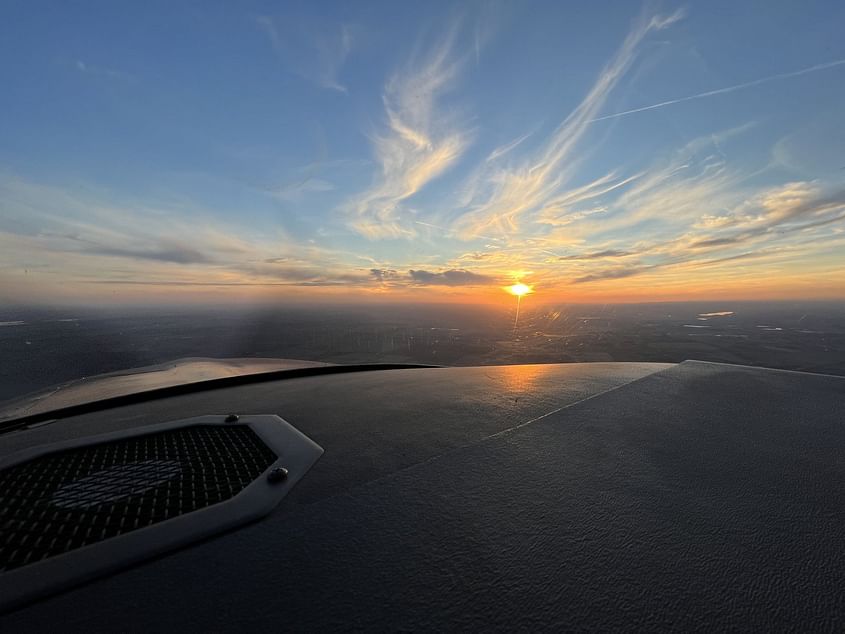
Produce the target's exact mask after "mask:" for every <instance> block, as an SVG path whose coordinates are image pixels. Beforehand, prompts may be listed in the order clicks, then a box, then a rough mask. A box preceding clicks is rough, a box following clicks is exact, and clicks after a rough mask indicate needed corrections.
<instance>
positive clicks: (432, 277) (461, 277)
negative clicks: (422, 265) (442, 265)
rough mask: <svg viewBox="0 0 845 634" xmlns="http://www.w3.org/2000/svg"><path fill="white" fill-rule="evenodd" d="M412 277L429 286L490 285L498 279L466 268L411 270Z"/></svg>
mask: <svg viewBox="0 0 845 634" xmlns="http://www.w3.org/2000/svg"><path fill="white" fill-rule="evenodd" d="M409 274H410V276H411V279H412V280H413V281H414V282H416V283H418V284H424V285H427V286H488V285H490V284H495V283H496V280H495V279H494V278H492V277H490V276H488V275H482V274H480V273H473V272H472V271H467V270H465V269H449V270H447V271H440V272H433V271H415V270H413V269H412V270H411V271H409Z"/></svg>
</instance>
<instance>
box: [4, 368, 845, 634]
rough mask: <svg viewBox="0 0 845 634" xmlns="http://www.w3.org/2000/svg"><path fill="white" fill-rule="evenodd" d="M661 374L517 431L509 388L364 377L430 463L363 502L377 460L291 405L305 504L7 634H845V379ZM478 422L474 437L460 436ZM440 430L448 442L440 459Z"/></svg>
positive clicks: (384, 412)
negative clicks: (312, 462) (413, 384)
mask: <svg viewBox="0 0 845 634" xmlns="http://www.w3.org/2000/svg"><path fill="white" fill-rule="evenodd" d="M553 367H562V366H553ZM655 369H659V371H657V372H654V373H648V372H645V373H643V374H640V376H641V377H642V378H640V379H639V380H634V381H632V382H629V383H627V384H624V385H621V386H618V387H617V388H616V389H611V390H609V391H606V392H604V393H601V394H597V395H594V396H593V398H587V399H586V400H582V399H577V398H574V399H571V400H570V401H569V403H571V404H570V405H569V406H568V407H564V406H563V405H566V402H565V400H564V403H563V405H561V403H560V401H559V400H555V398H554V397H553V395H552V393H553V392H554V389H553V388H551V387H550V386H549V385H548V384H547V383H546V382H545V380H544V379H543V378H535V379H532V381H531V384H530V386H529V387H530V389H526V390H525V392H526V393H532V392H533V393H535V397H534V398H535V400H534V401H531V402H530V404H529V405H525V404H524V403H523V405H522V406H519V405H517V404H514V407H523V408H526V409H521V410H518V411H519V413H518V414H516V412H515V411H514V410H508V412H507V416H502V417H500V418H497V415H496V414H495V412H496V411H497V410H498V409H500V408H508V407H510V406H509V405H508V404H507V402H506V401H499V400H497V399H498V396H499V394H497V393H496V392H495V391H493V390H491V391H488V393H487V395H486V396H484V395H482V394H480V393H474V395H473V396H469V397H464V398H470V400H472V399H477V400H476V401H474V404H473V405H472V406H469V405H468V404H467V403H465V402H464V403H463V404H462V407H464V408H465V409H461V408H460V407H459V408H457V409H452V406H454V403H455V402H456V401H458V402H460V400H461V398H462V397H461V389H462V388H463V389H465V388H466V387H467V384H466V383H464V384H462V383H461V380H460V379H459V378H458V373H459V372H467V370H461V371H459V372H458V371H456V373H455V374H453V375H452V376H451V378H450V379H449V380H448V381H447V382H445V383H442V384H438V383H437V380H434V384H435V385H436V386H437V387H436V389H433V390H432V391H431V392H428V389H429V386H430V385H431V384H430V383H426V381H422V382H421V383H419V384H418V386H417V387H418V389H417V390H416V391H406V392H401V391H400V392H399V393H397V392H395V391H394V390H392V389H390V388H391V387H396V385H395V384H393V383H392V380H390V379H384V380H382V381H380V383H381V387H380V388H379V387H378V385H377V383H378V382H375V383H372V384H370V385H369V387H367V386H366V385H364V384H363V383H366V381H364V382H363V383H362V384H359V385H356V386H355V387H356V391H357V392H359V395H358V396H357V397H356V398H360V399H361V401H362V402H363V401H367V402H369V403H370V405H369V406H368V408H369V409H368V411H369V414H370V416H374V412H375V411H378V412H380V415H379V416H380V417H379V418H378V419H377V420H373V421H371V425H370V430H369V432H368V433H371V434H376V435H379V434H381V435H382V441H383V451H384V453H385V455H387V453H388V451H387V450H386V449H385V448H386V447H389V451H390V452H394V453H397V454H401V453H402V449H401V448H400V446H401V441H402V438H403V437H404V436H403V435H402V434H399V433H396V434H395V435H392V434H391V433H390V432H385V431H384V430H385V429H389V428H390V427H391V425H393V424H395V425H400V427H401V426H402V425H404V426H405V427H404V428H403V432H408V433H409V434H410V439H409V440H408V447H409V448H408V449H407V451H408V452H410V453H412V454H413V456H412V457H413V460H409V461H408V464H403V463H402V462H401V461H399V462H391V465H392V466H391V468H390V470H389V471H387V472H385V473H382V474H379V473H376V471H378V470H377V469H376V471H368V470H367V469H364V470H362V471H358V472H353V477H352V479H353V480H354V481H353V482H352V483H351V484H348V485H341V484H339V480H338V479H337V478H338V477H339V476H340V475H342V474H338V473H335V474H334V475H332V473H329V472H335V471H338V470H340V471H341V472H343V471H344V468H345V467H346V466H347V465H348V464H350V463H348V462H345V461H344V460H341V459H338V460H335V461H334V462H324V461H325V460H326V458H327V457H328V456H329V455H330V454H331V453H332V452H335V453H337V454H346V453H347V452H353V453H354V452H355V451H356V450H358V449H360V447H362V446H364V445H360V446H359V445H356V441H355V439H354V434H355V433H358V434H360V433H363V430H362V428H361V424H355V425H352V426H353V427H355V430H354V431H350V434H349V435H345V434H344V433H342V432H341V431H339V430H338V429H335V427H333V426H331V424H330V425H329V426H328V427H324V428H322V429H320V425H318V424H317V423H316V422H314V420H313V419H311V418H309V416H308V415H305V412H304V411H303V410H302V409H297V408H298V407H300V408H301V407H304V406H302V405H299V406H294V407H293V410H294V411H295V412H296V415H289V414H287V413H286V412H285V411H284V410H282V411H279V412H278V413H279V414H281V415H282V416H284V417H285V418H287V419H288V420H289V421H290V422H292V423H293V424H295V425H297V426H299V427H300V429H301V430H302V431H304V432H305V433H308V434H313V437H314V438H315V440H317V441H318V442H320V443H321V444H323V446H324V447H325V448H326V456H325V457H324V459H323V460H324V461H321V463H318V465H317V467H315V468H314V470H313V474H314V475H315V476H316V475H317V472H318V468H319V467H322V468H323V470H324V473H323V474H322V475H321V476H320V478H318V479H315V480H314V481H312V477H311V474H309V476H308V477H307V478H306V479H305V480H304V481H303V482H302V483H301V486H300V487H298V488H299V490H300V493H301V495H300V497H299V499H298V500H293V499H288V500H287V501H286V502H284V503H283V504H282V506H281V507H280V508H279V509H278V510H277V511H276V512H275V513H274V514H273V515H272V516H270V517H269V518H268V519H267V520H266V521H263V522H260V523H257V524H254V525H252V526H250V527H247V528H245V529H243V530H239V531H236V532H233V533H230V534H228V535H226V536H223V537H221V538H219V539H215V540H213V541H209V542H206V543H204V544H202V545H199V546H197V547H194V548H190V549H186V550H183V551H180V552H178V553H175V554H173V555H172V556H169V557H165V558H162V559H160V560H157V561H154V562H151V563H149V564H146V565H144V566H141V567H138V568H135V569H133V570H130V571H128V572H126V573H123V574H120V575H117V576H114V577H111V578H108V579H103V580H101V581H98V582H95V583H92V584H89V585H88V586H85V587H82V588H79V589H77V590H75V591H72V592H70V593H67V594H65V595H62V596H59V597H55V598H53V599H50V600H47V601H44V602H41V603H39V604H36V605H33V606H30V607H28V608H25V609H23V610H20V611H18V612H15V613H12V614H9V615H6V616H5V617H2V618H0V629H4V630H7V629H8V631H12V630H13V629H20V630H23V629H26V630H29V631H33V630H41V629H51V628H55V626H56V625H57V623H59V622H60V623H61V625H62V628H63V629H64V630H89V631H90V630H102V629H113V628H114V626H115V625H116V624H119V627H120V629H129V630H136V631H142V630H146V631H149V630H173V629H207V630H217V631H219V630H231V631H245V630H247V631H248V630H252V629H262V630H269V629H284V630H306V629H318V628H334V629H350V628H364V629H377V630H383V629H387V630H397V629H416V630H432V629H445V628H458V627H463V628H474V629H485V630H489V629H499V630H513V629H523V630H536V629H550V630H562V629H566V630H572V629H594V630H631V629H637V630H643V629H647V630H658V629H659V630H676V631H689V630H696V629H701V630H709V631H712V630H723V629H732V630H749V629H751V630H763V631H777V630H799V631H810V630H820V631H825V630H826V631H842V630H843V628H845V595H843V593H842V592H841V588H842V587H843V583H844V582H845V510H843V504H842V500H843V499H845V495H843V494H845V484H843V483H845V458H843V456H845V425H843V419H842V412H843V411H845V379H843V378H839V377H829V376H823V375H809V374H800V373H791V372H781V371H770V370H757V369H752V368H744V367H737V366H726V365H719V364H709V363H698V362H686V363H683V364H680V365H677V366H672V367H665V368H652V370H655ZM479 370H481V371H483V370H486V369H479ZM407 372H409V373H415V374H414V376H417V377H419V378H423V377H422V375H420V374H416V373H420V372H430V373H436V372H443V371H442V370H412V371H407ZM450 372H451V370H450ZM513 372H517V371H516V370H513ZM546 372H550V374H548V375H543V376H546V377H547V378H548V379H549V381H550V382H551V383H553V382H554V380H557V381H558V382H559V383H561V377H560V376H558V377H556V378H552V377H553V375H554V371H553V370H552V369H547V370H546ZM406 376H411V375H410V374H408V375H406ZM432 376H434V375H433V374H432ZM348 378H350V377H345V378H344V380H346V379H348ZM631 378H635V377H631ZM475 379H478V377H477V376H474V380H475ZM361 380H362V381H363V378H362V379H361ZM573 380H575V379H573ZM483 384H484V382H483V381H482V385H483ZM450 385H451V387H450ZM420 386H422V387H420ZM254 387H257V386H252V387H250V388H249V389H253V388H254ZM405 387H410V385H406V386H405ZM610 387H613V386H612V385H611V386H610ZM241 389H243V390H246V388H239V390H241ZM315 389H316V388H315ZM326 389H327V390H329V391H331V389H330V388H326ZM379 389H381V393H379ZM317 391H318V392H319V389H318V390H317ZM423 393H427V395H426V398H427V399H428V401H427V405H426V403H424V401H425V398H423ZM537 393H539V394H543V395H544V396H543V397H542V398H539V397H537V396H536V394H537ZM236 394H237V391H236ZM236 394H235V395H236ZM235 395H230V398H233V397H234V396H235ZM205 396H206V397H207V396H209V395H205ZM242 396H243V397H244V398H246V397H247V395H244V394H243V393H242ZM253 396H254V395H253ZM310 396H311V397H316V396H317V394H314V393H312V394H311V395H310ZM587 396H589V394H588V395H587ZM182 398H185V397H181V398H180V399H179V400H180V401H182ZM517 398H518V397H517ZM525 398H529V397H525ZM323 399H324V400H328V401H330V399H331V397H330V396H329V395H328V394H324V395H323ZM537 399H539V400H537ZM485 400H486V402H487V403H488V404H487V405H486V406H485V405H483V404H482V403H484V402H485ZM184 404H185V403H184V401H182V405H184ZM330 405H331V403H326V404H325V405H319V406H316V407H317V409H316V412H325V411H328V410H327V409H321V408H322V407H326V408H328V407H329V406H330ZM333 406H334V408H335V409H339V410H340V411H341V412H343V415H345V416H347V419H349V417H351V419H352V420H357V419H355V414H354V407H351V406H350V405H349V404H348V403H334V404H333ZM418 407H425V409H424V411H422V412H417V413H412V412H416V409H415V408H418ZM126 409H127V410H131V409H132V408H126ZM103 414H106V413H103ZM111 414H112V416H113V420H114V419H115V418H118V419H119V418H121V417H123V420H127V421H128V420H131V419H132V418H131V415H130V414H129V412H128V411H123V412H121V411H112V412H111ZM300 415H302V418H301V420H297V417H298V416H300ZM338 416H340V414H338ZM330 418H331V417H330ZM341 418H342V416H341ZM505 419H508V420H509V421H510V423H511V424H509V425H506V426H502V425H501V424H500V423H502V422H504V421H505ZM333 420H334V419H333ZM337 420H339V419H337ZM462 420H464V423H463V424H464V425H466V427H467V429H470V430H471V431H464V433H463V435H460V434H457V433H456V432H455V430H454V429H452V428H453V427H455V426H457V427H460V426H461V425H462V423H461V421H462ZM308 421H310V423H309V422H308ZM391 421H393V422H391ZM400 421H401V422H400ZM480 421H483V422H480ZM491 421H492V422H491ZM81 424H82V423H80V425H81ZM87 424H92V425H93V424H95V421H88V423H87ZM136 424H137V420H136ZM309 424H310V425H311V428H310V429H309ZM323 424H326V423H325V421H323ZM418 426H423V427H425V428H426V429H430V430H432V437H436V436H437V433H436V432H437V431H440V432H442V433H443V434H444V436H445V438H448V439H449V441H448V442H445V441H444V444H447V445H448V446H445V447H441V449H440V450H438V451H437V452H436V453H434V454H432V455H430V456H428V457H426V455H425V452H424V451H422V449H420V448H419V447H416V444H417V443H419V444H420V445H421V446H424V445H426V444H427V443H428V442H429V441H430V440H431V437H429V435H427V433H426V434H423V433H422V432H413V431H412V430H414V429H416V428H417V427H418ZM496 427H498V429H497V428H496ZM34 431H38V430H34ZM34 431H33V432H30V433H34ZM315 431H320V432H321V433H322V434H323V436H324V437H320V435H321V434H320V433H315ZM415 433H420V434H421V435H414V434H415ZM25 435H26V434H24V433H22V434H19V435H18V437H19V439H20V438H21V437H23V436H25ZM9 440H11V437H10V438H9V439H4V441H5V442H7V443H8V441H9ZM17 442H18V443H19V442H21V441H20V440H18V441H17ZM373 451H375V450H373ZM356 456H357V458H358V459H362V458H361V456H360V455H358V454H356ZM374 456H375V454H372V453H371V454H370V455H369V456H367V455H365V456H364V457H363V460H367V459H372V458H373V457H374ZM327 465H328V466H327ZM356 473H357V474H358V475H359V476H361V477H360V479H359V480H355V477H354V474H356ZM367 474H369V476H368V475H367ZM289 497H293V496H289ZM186 606H187V607H186Z"/></svg>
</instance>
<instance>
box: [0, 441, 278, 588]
mask: <svg viewBox="0 0 845 634" xmlns="http://www.w3.org/2000/svg"><path fill="white" fill-rule="evenodd" d="M276 458H277V456H276V454H275V453H274V452H273V451H272V450H271V449H270V448H269V447H267V445H265V444H264V442H263V441H262V440H261V439H260V438H259V437H258V435H257V434H256V433H255V432H254V431H253V430H252V429H250V428H249V427H248V426H246V425H228V426H220V425H216V426H215V425H193V426H190V427H182V428H178V429H171V430H168V431H161V432H158V433H154V434H149V435H145V436H136V437H133V438H127V439H122V440H115V441H111V442H106V443H101V444H97V445H90V446H86V447H79V448H76V449H68V450H65V451H61V452H58V453H53V454H48V455H45V456H42V457H40V458H35V459H33V460H30V461H29V462H25V463H22V464H19V465H16V466H13V467H9V468H7V469H5V470H3V471H0V572H3V571H7V570H12V569H15V568H20V567H22V566H26V565H28V564H32V563H35V562H38V561H42V560H44V559H48V558H50V557H54V556H56V555H60V554H62V553H67V552H70V551H73V550H76V549H78V548H81V547H83V546H88V545H90V544H95V543H97V542H101V541H104V540H107V539H110V538H112V537H116V536H118V535H122V534H125V533H129V532H131V531H135V530H137V529H139V528H144V527H147V526H152V525H154V524H158V523H159V522H163V521H165V520H168V519H171V518H174V517H178V516H180V515H184V514H186V513H191V512H192V511H197V510H200V509H202V508H205V507H208V506H211V505H213V504H217V503H218V502H223V501H225V500H228V499H230V498H232V497H234V496H235V495H237V494H238V493H240V492H241V491H242V490H243V489H244V488H245V487H246V486H247V485H249V484H250V483H251V482H252V481H254V480H255V479H256V478H257V477H258V476H260V475H261V474H262V473H263V472H264V471H265V470H266V469H267V468H268V467H269V466H270V465H271V464H273V462H275V460H276Z"/></svg>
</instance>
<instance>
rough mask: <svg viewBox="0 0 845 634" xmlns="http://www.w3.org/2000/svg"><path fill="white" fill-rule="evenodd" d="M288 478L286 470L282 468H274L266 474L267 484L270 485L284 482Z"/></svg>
mask: <svg viewBox="0 0 845 634" xmlns="http://www.w3.org/2000/svg"><path fill="white" fill-rule="evenodd" d="M287 477H288V470H287V469H285V468H284V467H276V468H275V469H273V470H272V471H270V473H268V474H267V482H271V483H272V484H277V483H278V482H284V481H285V480H286V479H287Z"/></svg>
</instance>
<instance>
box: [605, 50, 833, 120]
mask: <svg viewBox="0 0 845 634" xmlns="http://www.w3.org/2000/svg"><path fill="white" fill-rule="evenodd" d="M843 65H845V59H838V60H834V61H832V62H826V63H824V64H816V65H814V66H808V67H807V68H802V69H801V70H796V71H792V72H789V73H778V74H777V75H769V76H768V77H762V78H760V79H754V80H752V81H747V82H743V83H741V84H734V85H732V86H725V87H724V88H716V89H715V90H707V91H705V92H700V93H697V94H695V95H687V96H686V97H678V98H677V99H669V100H667V101H661V102H658V103H653V104H651V105H648V106H641V107H639V108H632V109H631V110H624V111H622V112H614V113H613V114H607V115H603V116H601V117H596V118H595V119H592V120H591V121H590V123H594V122H596V121H605V120H607V119H617V118H619V117H626V116H628V115H632V114H636V113H638V112H645V111H647V110H657V109H658V108H665V107H666V106H672V105H675V104H678V103H684V102H685V101H694V100H696V99H704V98H706V97H715V96H716V95H726V94H728V93H732V92H736V91H737V90H745V89H746V88H753V87H755V86H760V85H762V84H768V83H769V82H773V81H779V80H782V79H789V78H790V77H800V76H801V75H807V74H809V73H816V72H818V71H821V70H827V69H829V68H836V67H837V66H843Z"/></svg>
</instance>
